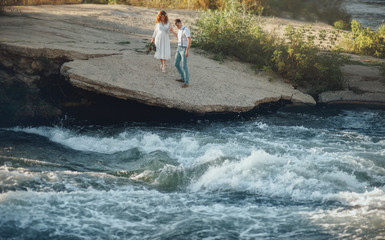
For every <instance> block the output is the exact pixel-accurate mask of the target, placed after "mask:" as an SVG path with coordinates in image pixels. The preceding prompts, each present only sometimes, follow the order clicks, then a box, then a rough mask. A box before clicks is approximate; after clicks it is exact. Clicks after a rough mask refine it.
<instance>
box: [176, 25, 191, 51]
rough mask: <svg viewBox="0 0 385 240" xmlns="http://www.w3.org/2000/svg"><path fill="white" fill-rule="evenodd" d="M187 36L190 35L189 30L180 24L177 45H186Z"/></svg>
mask: <svg viewBox="0 0 385 240" xmlns="http://www.w3.org/2000/svg"><path fill="white" fill-rule="evenodd" d="M188 37H191V35H190V30H189V29H188V28H186V27H185V26H184V25H182V27H181V28H180V29H179V31H178V46H182V47H187V44H188V40H187V38H188Z"/></svg>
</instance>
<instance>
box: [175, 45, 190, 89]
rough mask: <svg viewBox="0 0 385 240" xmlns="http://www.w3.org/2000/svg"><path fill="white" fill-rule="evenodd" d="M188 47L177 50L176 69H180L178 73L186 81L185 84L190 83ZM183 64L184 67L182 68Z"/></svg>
mask: <svg viewBox="0 0 385 240" xmlns="http://www.w3.org/2000/svg"><path fill="white" fill-rule="evenodd" d="M185 54H186V47H180V46H178V48H177V49H176V54H175V67H176V69H178V72H179V74H180V76H181V78H182V80H183V81H184V83H185V84H188V83H189V76H188V67H187V58H186V55H185ZM181 62H182V67H181Z"/></svg>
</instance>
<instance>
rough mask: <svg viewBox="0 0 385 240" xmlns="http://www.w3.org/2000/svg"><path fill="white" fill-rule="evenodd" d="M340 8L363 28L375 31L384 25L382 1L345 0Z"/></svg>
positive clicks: (383, 4) (384, 4) (383, 5)
mask: <svg viewBox="0 0 385 240" xmlns="http://www.w3.org/2000/svg"><path fill="white" fill-rule="evenodd" d="M342 7H343V8H344V9H345V10H346V12H347V13H349V14H351V15H352V19H355V20H357V21H359V22H360V23H361V24H362V25H363V26H365V27H371V28H373V29H377V28H378V26H379V25H380V24H382V23H385V1H384V0H345V1H344V3H343V4H342Z"/></svg>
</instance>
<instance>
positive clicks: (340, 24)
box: [333, 20, 349, 30]
mask: <svg viewBox="0 0 385 240" xmlns="http://www.w3.org/2000/svg"><path fill="white" fill-rule="evenodd" d="M333 26H334V28H335V29H339V30H342V29H348V28H349V24H348V23H346V22H345V21H344V20H338V21H335V22H334V23H333Z"/></svg>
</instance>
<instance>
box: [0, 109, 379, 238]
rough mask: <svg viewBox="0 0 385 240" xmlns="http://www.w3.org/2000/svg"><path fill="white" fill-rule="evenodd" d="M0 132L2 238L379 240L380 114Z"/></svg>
mask: <svg viewBox="0 0 385 240" xmlns="http://www.w3.org/2000/svg"><path fill="white" fill-rule="evenodd" d="M70 122H71V123H67V120H63V122H62V123H61V124H57V125H52V126H33V127H22V126H16V127H11V128H1V129H0V191H1V194H0V239H40V240H41V239H90V240H91V239H92V240H94V239H384V238H385V129H384V126H385V111H383V110H373V109H372V110H370V109H360V108H357V109H355V110H348V109H345V110H344V109H328V108H313V109H311V110H304V111H295V112H292V111H284V110H280V111H278V112H276V113H271V114H266V115H255V116H254V117H252V118H247V119H243V120H242V119H231V120H220V119H218V120H191V121H184V122H180V123H176V122H170V123H157V124H155V123H151V124H150V123H125V124H115V125H104V126H99V125H92V124H74V123H73V122H72V121H70Z"/></svg>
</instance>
